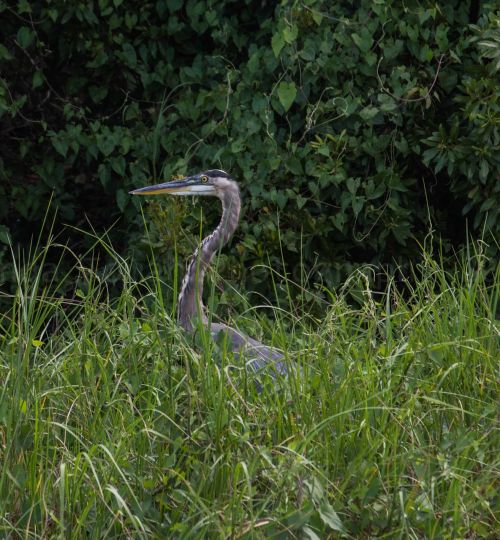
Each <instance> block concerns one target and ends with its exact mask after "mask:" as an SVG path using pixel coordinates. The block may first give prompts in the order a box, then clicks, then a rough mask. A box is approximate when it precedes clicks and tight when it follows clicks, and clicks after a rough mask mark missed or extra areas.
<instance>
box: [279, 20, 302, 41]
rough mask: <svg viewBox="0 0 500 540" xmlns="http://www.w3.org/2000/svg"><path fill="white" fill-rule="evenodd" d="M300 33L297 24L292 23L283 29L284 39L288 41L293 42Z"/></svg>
mask: <svg viewBox="0 0 500 540" xmlns="http://www.w3.org/2000/svg"><path fill="white" fill-rule="evenodd" d="M298 34H299V29H298V28H297V25H296V24H292V25H291V26H287V27H286V28H285V29H284V30H283V39H284V40H285V41H286V42H287V43H293V42H294V41H295V40H296V39H297V36H298Z"/></svg>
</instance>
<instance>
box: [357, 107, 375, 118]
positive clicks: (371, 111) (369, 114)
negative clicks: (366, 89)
mask: <svg viewBox="0 0 500 540" xmlns="http://www.w3.org/2000/svg"><path fill="white" fill-rule="evenodd" d="M378 111H379V110H378V109H377V107H373V106H372V105H368V106H367V107H365V108H364V109H361V110H360V111H359V116H361V118H362V119H363V120H365V121H368V120H372V119H373V118H375V116H377V113H378Z"/></svg>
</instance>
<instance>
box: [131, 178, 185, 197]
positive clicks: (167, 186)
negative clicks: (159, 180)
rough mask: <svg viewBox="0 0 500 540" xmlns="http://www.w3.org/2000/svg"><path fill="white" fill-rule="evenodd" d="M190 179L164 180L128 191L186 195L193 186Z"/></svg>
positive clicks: (145, 193) (140, 193) (135, 193)
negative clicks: (162, 182)
mask: <svg viewBox="0 0 500 540" xmlns="http://www.w3.org/2000/svg"><path fill="white" fill-rule="evenodd" d="M193 187H194V186H193V183H192V180H174V181H173V182H165V183H164V184H156V185H155V186H146V187H143V188H139V189H134V190H133V191H130V194H131V195H165V194H172V195H188V194H191V192H192V188H193Z"/></svg>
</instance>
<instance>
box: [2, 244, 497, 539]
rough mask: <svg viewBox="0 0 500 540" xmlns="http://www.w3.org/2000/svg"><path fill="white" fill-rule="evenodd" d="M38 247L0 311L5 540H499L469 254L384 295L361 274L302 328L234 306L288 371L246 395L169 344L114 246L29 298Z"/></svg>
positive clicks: (189, 351) (481, 302)
mask: <svg viewBox="0 0 500 540" xmlns="http://www.w3.org/2000/svg"><path fill="white" fill-rule="evenodd" d="M50 249H55V248H54V247H50V248H46V249H41V250H36V249H33V251H32V253H31V255H29V256H28V257H27V262H25V263H22V262H20V261H19V260H18V261H17V263H16V264H17V276H18V288H17V292H16V293H15V294H14V295H13V297H11V298H7V297H6V296H5V295H4V298H3V301H4V302H5V301H7V300H8V301H9V303H10V308H9V309H8V310H7V311H5V312H4V314H3V315H0V379H1V380H2V381H3V384H2V387H1V389H0V537H2V538H3V537H8V538H23V539H34V538H43V539H45V538H56V537H57V538H72V539H73V538H74V539H78V538H106V539H110V538H169V537H173V538H207V537H208V538H234V539H237V538H271V537H272V538H312V539H314V538H337V537H347V538H375V537H376V538H488V537H490V538H493V537H495V530H496V531H498V527H499V523H498V514H495V513H496V512H498V493H497V491H498V487H499V486H498V472H499V463H498V462H499V455H500V448H499V439H498V413H499V410H498V402H497V400H498V395H499V393H498V391H499V387H498V373H499V370H498V367H499V365H498V356H499V327H498V325H497V321H496V319H495V314H496V313H497V309H498V305H497V302H498V296H499V286H500V279H499V273H498V272H497V274H496V276H494V278H492V279H491V280H490V281H489V282H487V283H486V282H485V281H484V278H483V274H482V272H481V265H482V264H484V260H483V259H482V257H481V256H480V255H477V254H476V255H475V256H474V257H469V259H468V260H466V261H465V263H463V264H462V265H457V270H456V271H454V272H445V271H444V270H443V268H442V267H441V265H440V264H438V263H436V262H435V261H434V260H433V259H432V258H430V257H425V260H424V263H423V264H422V265H421V266H420V267H419V268H416V269H415V275H418V277H417V278H416V279H414V280H413V281H412V283H413V284H410V282H408V283H405V284H404V291H403V290H398V288H397V287H396V285H395V284H394V283H393V282H390V286H389V287H388V288H387V292H386V293H385V294H383V295H377V294H375V293H373V292H372V291H371V290H370V288H369V286H368V285H365V286H364V287H361V288H360V287H359V285H360V284H361V285H363V284H364V283H368V282H367V281H365V280H364V279H363V277H362V274H361V273H358V274H356V275H354V276H353V278H352V279H351V280H350V281H349V282H348V283H346V285H345V286H344V287H343V288H342V289H341V291H339V292H338V293H333V292H331V293H330V298H331V303H330V305H328V306H327V307H326V309H325V315H324V317H322V318H321V319H320V320H317V321H315V320H313V319H311V318H310V317H307V316H306V315H305V314H302V315H301V314H300V312H301V309H300V306H299V308H297V307H296V306H293V305H290V306H289V308H283V307H282V309H281V310H280V311H278V312H277V315H278V320H279V324H276V325H275V326H272V325H270V324H266V320H265V319H264V318H263V316H262V315H261V314H263V313H266V314H268V313H269V310H251V309H249V310H248V311H247V312H246V315H245V318H242V319H241V320H240V324H241V325H242V326H243V327H244V328H247V329H252V331H253V332H255V331H257V332H258V333H260V334H262V335H257V336H256V337H261V338H263V339H264V340H265V341H266V342H269V343H273V344H275V345H277V346H279V347H281V348H283V349H284V350H285V353H286V357H287V358H289V359H290V360H294V361H295V362H297V363H299V364H300V365H301V366H302V370H303V375H302V377H299V376H298V375H295V376H291V377H290V378H288V379H286V380H282V381H280V382H279V384H278V385H276V386H273V385H272V384H268V385H266V387H265V389H264V392H263V393H262V394H258V393H257V392H256V391H255V388H254V385H253V384H252V381H251V380H250V379H247V377H246V374H245V372H244V371H243V370H241V369H239V368H238V367H236V368H231V367H230V366H231V365H234V360H233V359H232V358H231V357H230V355H225V354H224V353H221V352H218V351H217V350H216V349H215V347H214V346H212V345H210V344H208V345H207V347H206V348H205V350H200V348H197V347H196V345H193V344H192V343H191V340H190V339H189V338H187V337H186V336H183V335H182V333H181V332H180V330H179V329H178V328H177V326H176V324H175V322H174V321H173V319H172V316H171V314H172V302H171V299H170V298H168V299H165V301H164V300H163V295H162V291H164V290H165V287H164V286H162V284H161V282H160V280H159V279H158V277H152V278H149V279H143V280H142V281H139V282H137V281H134V280H133V279H132V278H131V276H130V271H129V268H128V266H127V263H126V262H125V261H123V260H122V259H120V258H119V257H118V256H117V255H116V254H115V255H114V257H115V261H116V264H115V266H114V268H112V269H111V270H109V275H104V274H102V273H99V272H97V271H95V270H93V269H92V268H84V267H83V266H82V265H81V263H80V261H78V260H77V259H76V258H75V268H74V270H73V272H72V273H71V274H70V275H68V276H67V277H63V278H62V279H61V281H57V280H53V281H52V282H50V283H49V284H48V285H47V284H46V285H44V286H43V287H42V282H44V281H47V280H46V279H44V274H43V272H44V268H45V267H46V265H45V257H46V255H47V252H48V250H50ZM108 249H109V250H110V252H112V251H111V248H108ZM71 256H72V255H71V252H70V251H69V250H65V252H64V257H65V258H66V259H67V258H69V257H71ZM56 274H57V272H56ZM76 274H78V279H77V280H76V281H75V275H76ZM270 275H271V270H270ZM110 281H114V282H117V281H118V282H119V285H120V288H121V293H120V294H119V295H118V296H117V297H114V299H112V300H111V299H110V297H109V294H108V284H109V282H110ZM73 283H74V284H73ZM71 289H72V290H73V291H74V294H73V296H72V297H68V294H66V295H65V296H62V295H61V294H60V292H59V291H61V290H71ZM355 292H356V294H357V297H358V298H360V299H361V300H360V301H359V302H358V303H357V304H355V305H356V306H357V307H353V303H352V302H348V300H349V299H352V295H353V294H354V293H355ZM303 295H304V297H305V296H307V295H309V293H308V292H304V293H303ZM292 296H293V295H292V294H291V293H290V297H292ZM202 338H203V336H202V337H201V338H199V339H198V341H200V340H201V341H203V339H202ZM190 343H191V344H190Z"/></svg>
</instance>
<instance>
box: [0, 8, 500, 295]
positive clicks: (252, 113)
mask: <svg viewBox="0 0 500 540" xmlns="http://www.w3.org/2000/svg"><path fill="white" fill-rule="evenodd" d="M0 17H1V25H0V35H1V41H0V66H1V78H0V136H1V154H0V221H1V223H2V224H1V225H0V242H1V243H0V264H1V265H2V269H3V272H2V273H1V279H0V281H1V283H0V286H2V287H6V286H8V285H9V283H11V282H12V279H13V276H12V272H11V270H10V268H11V267H10V263H9V261H10V254H9V252H8V247H7V243H8V238H10V239H11V240H12V242H13V244H14V245H16V244H27V243H28V242H29V240H30V238H31V236H32V235H33V234H38V233H39V231H40V228H41V224H42V221H43V219H44V216H45V214H46V212H47V208H48V205H49V200H50V199H51V197H52V203H51V212H52V211H55V210H57V215H56V218H55V219H56V225H55V230H56V231H57V232H58V233H60V234H61V237H60V239H61V241H70V242H71V243H72V245H73V248H74V249H75V251H76V252H77V253H84V251H85V249H86V248H87V247H88V245H89V244H90V242H91V239H90V238H88V237H86V236H85V235H82V234H81V233H79V232H78V231H76V230H75V229H72V228H66V229H64V230H63V225H65V224H69V225H72V226H74V227H77V228H83V229H86V230H88V229H89V228H90V227H89V225H88V223H90V224H91V225H92V227H93V228H94V229H95V230H96V231H97V232H104V231H105V230H107V229H109V228H110V227H111V226H112V225H113V227H112V228H111V231H110V233H109V235H110V238H111V239H112V241H113V243H114V246H115V248H116V249H117V250H118V251H120V252H121V253H123V254H128V255H131V254H133V256H134V260H135V261H136V263H137V265H138V267H139V268H142V270H145V269H146V261H147V257H148V253H149V250H150V247H151V246H150V244H153V248H154V249H156V250H157V251H158V252H159V253H161V255H164V258H163V259H162V260H163V261H164V265H165V266H164V268H163V269H162V272H164V273H166V274H167V275H168V272H169V271H170V272H171V269H172V264H173V258H172V257H173V255H172V253H173V247H174V246H173V244H174V241H175V240H176V239H177V240H179V241H180V244H182V247H179V256H180V258H182V257H184V256H185V255H186V254H187V252H189V251H191V249H192V247H193V245H194V242H195V240H196V237H197V236H198V234H199V226H198V221H199V219H200V206H199V205H191V204H189V203H184V204H182V203H180V204H179V202H178V201H177V202H176V203H174V204H172V203H171V202H169V203H166V202H165V203H162V204H161V205H159V204H158V203H157V202H156V203H153V204H149V205H146V206H145V215H146V219H147V220H148V221H151V222H152V223H153V225H152V227H151V231H150V237H149V239H148V240H146V235H145V232H144V231H145V229H144V224H143V217H142V216H141V212H140V206H141V205H140V202H139V201H137V200H133V199H132V198H131V197H130V196H129V195H128V191H129V190H130V189H131V188H135V187H139V186H142V185H146V184H148V183H150V182H151V181H152V180H151V179H152V178H156V179H159V180H166V179H167V180H168V179H170V178H171V177H172V175H177V174H190V173H194V172H197V171H199V170H200V169H203V168H223V169H225V170H228V171H230V172H231V173H232V174H233V175H234V177H235V178H236V179H238V180H239V181H240V183H241V186H242V193H243V197H244V211H243V223H242V225H241V227H240V229H239V230H238V232H237V234H236V237H235V240H234V241H233V242H232V245H231V248H230V250H229V251H228V252H227V253H228V255H226V256H224V257H223V258H222V262H221V265H222V267H221V266H219V270H220V271H221V272H223V273H225V275H226V276H227V277H229V279H230V280H232V281H233V282H234V283H237V284H244V285H245V286H246V288H248V289H250V290H256V291H260V292H262V293H268V292H269V288H270V283H269V273H268V271H266V270H265V269H259V268H258V265H259V264H261V263H263V264H271V265H272V266H273V267H275V268H279V267H281V263H282V256H283V260H284V261H285V263H286V265H287V271H288V272H290V274H291V275H292V277H293V278H294V279H297V280H299V281H300V279H301V276H300V274H299V271H300V268H301V265H300V264H299V263H300V262H301V261H302V262H303V268H305V269H306V270H307V271H308V272H310V279H311V280H312V282H313V283H318V282H322V283H325V284H326V285H328V286H336V285H338V284H339V283H340V282H341V281H342V280H343V279H344V278H345V276H346V275H348V274H349V272H351V271H352V269H353V268H354V267H355V266H357V265H359V264H360V263H375V264H385V265H389V264H393V263H394V262H396V263H398V264H400V265H403V266H404V265H405V263H406V262H407V261H408V260H415V259H417V258H418V256H419V253H420V249H421V247H420V246H421V245H422V244H423V243H424V242H425V238H426V236H427V235H428V232H429V229H430V228H431V227H432V228H433V229H434V231H435V237H439V238H440V239H441V240H442V245H441V249H444V251H445V253H446V252H448V253H451V252H452V251H453V250H455V249H457V248H459V247H460V246H461V245H463V243H464V241H465V240H466V230H468V232H469V233H470V234H471V235H472V236H473V237H474V238H479V237H482V236H483V235H486V237H488V235H489V234H491V233H493V235H496V234H498V232H499V225H498V222H499V220H498V212H499V210H498V209H499V205H498V202H499V201H498V199H499V190H500V187H499V185H500V182H499V181H498V180H499V179H498V170H499V167H498V165H499V155H500V154H499V152H498V144H499V135H498V110H499V105H498V95H499V92H498V78H497V73H498V68H499V67H500V37H499V15H498V12H495V11H494V7H493V4H492V3H487V2H483V3H481V2H478V1H476V2H465V1H463V0H456V1H453V0H447V1H446V2H434V1H432V2H431V1H427V0H423V1H422V2H411V1H410V2H405V3H403V2H399V1H391V0H363V1H360V2H347V1H342V2H331V1H329V0H328V1H327V0H304V1H293V2H292V1H290V2H286V1H283V2H280V3H277V2H274V1H266V0H258V1H256V0H245V1H242V0H238V1H235V0H217V1H210V0H188V1H185V2H183V1H181V0H166V1H157V2H155V1H153V2H143V1H141V2H138V1H135V0H134V1H132V0H130V1H123V0H98V1H81V2H78V1H76V0H75V1H71V2H67V1H65V0H52V1H31V0H30V1H28V0H21V1H19V2H5V1H0ZM167 204H168V206H167ZM202 208H203V209H204V218H203V219H204V222H206V227H209V226H211V225H212V224H213V223H214V222H215V220H216V219H217V215H218V212H219V208H218V205H215V204H209V203H207V202H204V203H202ZM181 223H182V224H183V225H184V226H185V227H186V228H187V231H189V232H188V234H187V237H186V236H185V235H184V234H182V233H180V224H181ZM466 227H468V229H467V228H466ZM61 231H62V232H61ZM103 262H104V259H103ZM256 265H257V268H256V269H255V270H253V271H252V272H249V269H250V268H252V267H255V266H256ZM229 266H231V267H232V272H229Z"/></svg>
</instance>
